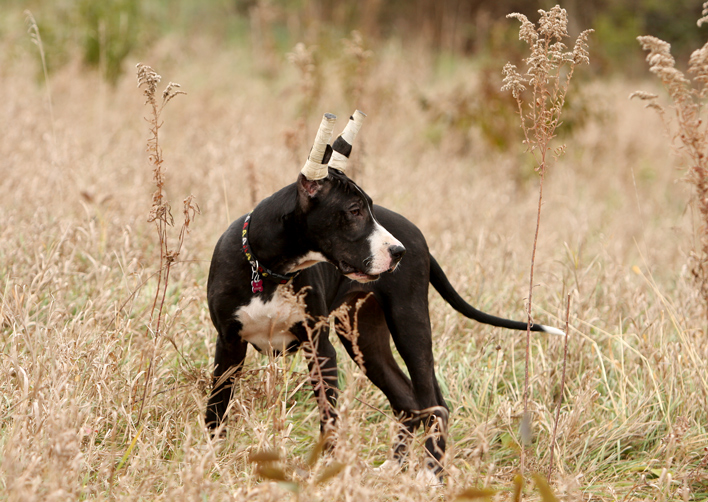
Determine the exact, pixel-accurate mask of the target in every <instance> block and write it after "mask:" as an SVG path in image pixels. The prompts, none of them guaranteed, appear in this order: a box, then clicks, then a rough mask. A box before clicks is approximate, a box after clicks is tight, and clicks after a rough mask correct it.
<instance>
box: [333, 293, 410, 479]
mask: <svg viewBox="0 0 708 502" xmlns="http://www.w3.org/2000/svg"><path fill="white" fill-rule="evenodd" d="M346 303H347V304H348V305H349V307H350V308H349V312H350V315H354V313H355V312H356V315H357V319H356V324H355V323H353V322H350V323H349V329H348V328H347V326H345V323H342V322H336V323H335V328H336V330H337V335H338V336H339V338H340V340H341V341H342V344H343V345H344V348H345V349H346V350H347V353H348V354H349V356H350V357H351V358H352V359H353V360H354V361H356V362H357V364H359V366H360V367H362V369H363V370H364V373H365V374H366V376H367V377H368V378H369V380H371V382H372V383H373V384H374V385H376V386H377V387H378V388H379V389H381V391H382V392H383V393H384V394H385V395H386V397H387V398H388V400H389V402H390V404H391V408H392V409H393V411H394V413H395V415H396V418H399V419H401V424H402V425H401V429H400V430H399V431H398V432H397V433H396V437H395V438H394V446H393V458H394V464H397V465H400V464H401V463H402V462H403V461H404V460H405V457H406V455H407V453H408V446H409V444H410V442H411V438H412V435H413V432H415V430H416V429H417V428H418V425H419V424H420V418H417V417H416V416H415V411H414V410H417V409H418V408H419V405H418V401H417V399H416V398H415V393H414V391H413V384H412V383H411V381H410V379H409V378H408V377H407V376H406V374H405V373H404V372H403V370H401V368H400V367H399V366H398V363H396V360H395V359H394V357H393V353H392V352H391V345H390V340H391V335H390V333H389V330H388V326H387V325H386V319H385V317H384V314H383V311H382V309H381V307H380V306H379V304H378V302H377V301H376V300H375V299H374V298H373V297H372V296H368V297H367V293H355V294H350V295H349V296H348V297H347V298H346ZM357 304H358V305H357ZM353 326H356V332H352V328H353ZM389 462H390V461H387V463H386V465H389Z"/></svg>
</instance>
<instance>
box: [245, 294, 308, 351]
mask: <svg viewBox="0 0 708 502" xmlns="http://www.w3.org/2000/svg"><path fill="white" fill-rule="evenodd" d="M234 315H235V317H236V319H238V320H239V321H240V322H241V325H242V328H241V339H242V340H244V341H246V342H248V343H250V344H252V345H254V346H256V347H257V348H258V349H260V350H261V351H263V352H269V351H273V350H276V351H281V352H282V351H284V350H285V349H286V348H287V347H288V345H290V344H291V343H292V342H294V341H296V340H297V338H296V337H295V335H293V334H292V333H291V332H290V329H291V328H292V327H293V326H294V325H295V324H296V323H298V322H300V321H302V320H303V319H304V318H305V312H304V309H303V306H302V305H298V303H297V302H296V301H295V299H294V297H293V295H292V293H288V292H287V291H286V290H285V286H283V285H281V286H278V288H277V289H276V290H275V293H274V294H273V297H272V298H271V299H270V300H268V301H265V302H264V301H263V299H262V298H261V297H259V296H254V297H253V298H252V299H251V301H250V302H249V303H248V304H247V305H244V306H243V307H239V308H238V309H236V312H235V313H234Z"/></svg>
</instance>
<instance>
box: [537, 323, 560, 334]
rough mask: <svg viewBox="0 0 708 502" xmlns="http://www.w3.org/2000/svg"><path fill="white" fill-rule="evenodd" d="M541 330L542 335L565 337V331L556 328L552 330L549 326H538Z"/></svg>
mask: <svg viewBox="0 0 708 502" xmlns="http://www.w3.org/2000/svg"><path fill="white" fill-rule="evenodd" d="M540 326H541V329H542V330H543V332H544V333H550V334H551V335H558V336H565V331H561V330H559V329H558V328H553V327H551V326H544V325H543V324H540Z"/></svg>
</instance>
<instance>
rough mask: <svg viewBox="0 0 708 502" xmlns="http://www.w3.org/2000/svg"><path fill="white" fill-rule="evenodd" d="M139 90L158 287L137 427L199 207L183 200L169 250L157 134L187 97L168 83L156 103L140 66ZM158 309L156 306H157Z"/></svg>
mask: <svg viewBox="0 0 708 502" xmlns="http://www.w3.org/2000/svg"><path fill="white" fill-rule="evenodd" d="M137 69H138V71H137V76H138V87H144V89H143V95H144V96H145V104H146V105H150V114H149V116H148V117H146V118H145V120H146V121H147V122H148V124H149V125H150V137H149V138H148V140H147V152H148V161H149V163H150V165H151V166H152V172H153V181H154V183H155V187H156V190H155V192H154V193H153V195H152V207H151V208H150V213H149V215H148V222H151V223H152V222H154V223H155V226H156V229H157V237H158V240H159V243H160V268H159V270H158V273H157V287H156V288H155V298H154V300H153V303H152V308H151V310H150V321H149V322H148V324H147V326H146V327H145V337H146V338H148V337H149V334H150V333H152V342H153V343H152V351H151V354H150V361H149V364H148V369H147V371H146V373H145V386H144V388H143V396H142V399H141V401H140V410H139V412H138V419H137V422H136V424H139V423H140V419H141V417H142V413H143V408H144V406H145V400H146V396H147V395H148V389H149V388H150V387H151V375H152V370H153V365H154V360H155V351H156V348H157V341H158V339H159V337H160V334H162V330H163V329H164V328H163V326H162V325H163V321H164V319H163V312H164V306H165V299H166V297H167V285H168V283H169V279H170V270H171V267H172V264H173V263H175V261H176V260H177V257H178V256H179V254H180V251H181V250H182V245H183V244H184V237H185V235H186V233H187V232H188V231H189V225H190V223H191V222H192V220H193V219H194V217H195V216H196V215H197V214H198V213H199V206H198V205H197V204H196V202H195V201H194V196H192V195H189V196H187V198H185V199H184V201H183V204H184V209H183V213H184V222H183V223H182V227H181V228H180V231H179V236H178V238H177V242H176V243H175V244H174V245H173V246H170V245H169V242H168V234H167V229H168V227H174V218H173V217H172V210H171V206H170V203H169V201H168V200H167V197H166V195H165V191H164V185H165V168H164V166H163V158H162V149H161V148H160V141H159V131H160V128H161V127H162V125H163V122H161V119H160V117H161V115H162V111H163V110H164V108H165V106H166V105H167V103H169V102H170V101H171V100H172V98H174V97H175V96H178V95H179V94H186V93H185V92H183V91H181V90H179V87H180V86H179V84H175V83H173V82H170V83H169V84H167V87H165V90H164V91H163V92H162V101H161V102H159V103H158V100H157V98H156V93H157V84H158V83H159V82H160V79H161V78H162V77H160V75H158V74H157V73H156V72H155V71H154V70H153V69H152V68H150V67H149V66H147V65H144V64H142V63H138V65H137ZM158 305H159V306H158Z"/></svg>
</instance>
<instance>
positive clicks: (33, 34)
mask: <svg viewBox="0 0 708 502" xmlns="http://www.w3.org/2000/svg"><path fill="white" fill-rule="evenodd" d="M25 19H26V21H27V33H29V36H30V38H31V39H32V43H33V44H34V45H36V46H37V49H39V56H40V58H41V59H42V71H43V72H44V86H45V87H46V89H47V104H48V106H49V117H50V118H51V119H52V143H53V144H52V146H53V152H52V162H56V149H57V128H56V125H55V123H54V107H53V106H52V90H51V88H50V87H49V72H47V60H46V58H45V56H44V44H43V43H42V37H41V35H40V34H39V26H37V21H36V20H35V19H34V16H33V15H32V12H30V11H29V10H26V11H25Z"/></svg>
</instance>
